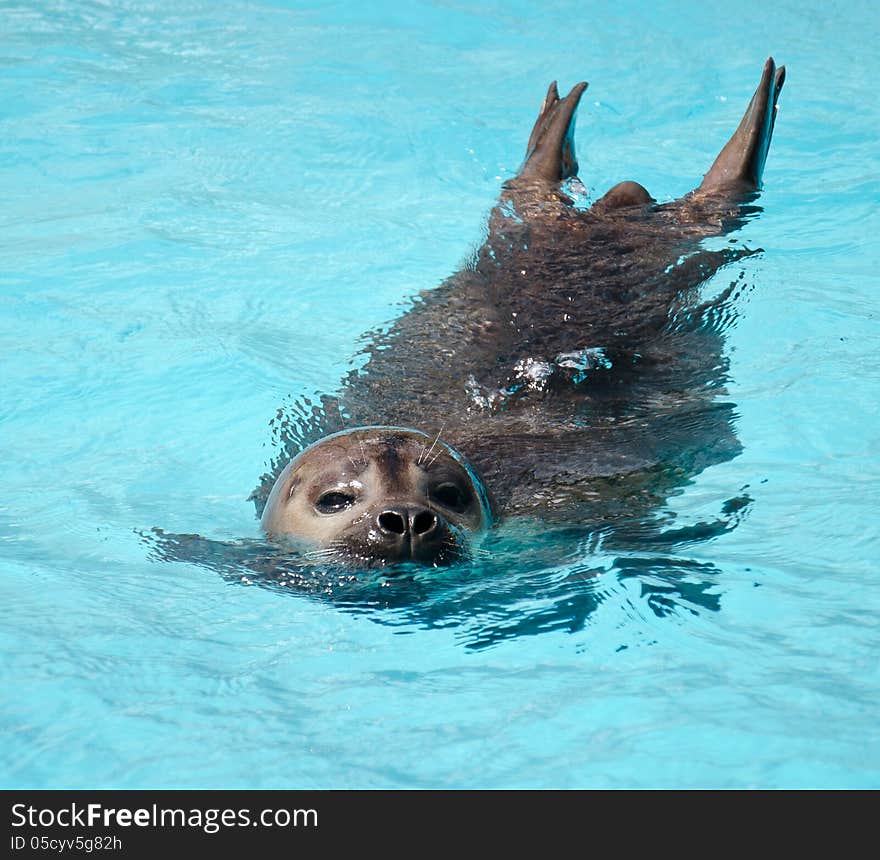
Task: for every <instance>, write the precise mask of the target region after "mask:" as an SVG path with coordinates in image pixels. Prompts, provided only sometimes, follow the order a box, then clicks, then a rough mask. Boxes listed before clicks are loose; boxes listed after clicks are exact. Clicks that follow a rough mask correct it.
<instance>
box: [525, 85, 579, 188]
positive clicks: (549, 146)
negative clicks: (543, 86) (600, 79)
mask: <svg viewBox="0 0 880 860" xmlns="http://www.w3.org/2000/svg"><path fill="white" fill-rule="evenodd" d="M586 88H587V84H586V82H583V81H582V82H581V83H579V84H575V86H574V87H572V90H571V92H570V93H569V94H568V95H567V96H566V97H565V98H563V99H561V98H559V90H558V89H557V88H556V81H553V83H552V84H550V88H549V89H548V90H547V95H546V96H545V97H544V103H543V104H542V105H541V112H540V113H539V114H538V119H537V120H536V121H535V126H534V128H533V129H532V133H531V135H529V145H528V148H527V149H526V158H525V161H524V162H523V166H522V167H521V168H520V171H519V174H518V175H517V177H516V179H515V180H513V182H514V183H515V182H517V180H527V181H529V182H535V181H537V182H545V183H556V182H562V180H563V179H569V178H570V177H572V176H576V175H577V170H578V163H577V159H576V158H575V155H574V122H575V115H576V114H577V107H578V103H579V102H580V100H581V96H582V95H583V93H584V90H585V89H586Z"/></svg>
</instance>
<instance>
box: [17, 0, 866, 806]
mask: <svg viewBox="0 0 880 860" xmlns="http://www.w3.org/2000/svg"><path fill="white" fill-rule="evenodd" d="M724 5H725V4H706V3H687V2H676V3H669V4H666V3H656V4H648V3H643V2H642V3H639V2H621V3H616V4H598V3H542V4H540V5H537V4H527V3H522V2H517V3H503V4H501V3H498V4H493V3H484V4H480V6H479V7H478V8H476V7H474V6H473V5H471V4H459V3H454V2H438V3H433V4H429V3H425V2H419V3H412V4H397V3H388V4H379V3H375V4H368V5H363V4H360V3H353V2H339V3H328V4H318V3H311V4H307V3H285V2H274V3H272V2H249V3H237V2H230V3H222V4H219V3H210V2H207V0H178V2H174V3H170V2H164V0H159V2H152V3H141V2H130V0H123V2H112V3H110V2H86V0H82V2H11V3H2V4H0V20H2V27H0V76H2V87H0V188H2V190H3V199H4V206H3V209H2V213H0V220H2V224H3V229H2V231H0V284H2V311H0V325H2V327H0V331H2V339H3V356H4V357H3V389H2V390H3V395H2V400H0V434H2V436H0V440H2V441H0V446H2V448H0V450H2V462H3V483H2V487H3V494H2V500H0V541H2V544H0V545H2V561H0V587H2V599H3V605H4V607H5V609H4V613H3V618H4V621H3V625H2V670H0V689H2V691H3V694H2V706H0V708H2V710H0V725H2V730H3V736H4V738H5V740H4V743H3V745H2V752H0V756H2V769H0V774H2V776H0V780H2V785H3V787H6V788H14V787H30V788H61V787H67V788H75V787H118V788H141V787H144V788H146V787H173V788H178V787H205V788H213V787H217V788H220V787H251V788H270V787H271V788H276V787H278V788H280V787H290V788H348V787H363V788H368V787H404V788H409V787H419V788H421V787H425V788H427V787H444V788H445V787H453V788H458V787H539V788H540V787H587V788H618V787H703V786H712V787H731V788H740V787H813V786H817V787H818V786H821V787H875V788H876V787H880V730H878V719H877V713H878V701H880V671H878V667H880V661H878V657H877V655H878V646H880V626H878V620H877V611H878V608H880V575H878V563H877V557H878V546H880V539H878V538H880V520H878V516H877V511H878V509H880V483H878V469H877V462H878V453H880V433H878V420H877V415H878V407H877V404H878V394H880V391H878V381H880V371H878V363H877V360H876V353H877V348H878V323H877V313H878V304H880V303H878V296H877V285H876V281H877V277H876V272H877V270H878V265H880V240H878V239H877V237H878V236H880V217H878V199H880V151H878V148H877V128H878V125H880V106H878V99H877V94H876V81H877V79H878V72H880V69H878V60H877V52H876V45H877V43H878V38H880V32H878V31H880V20H878V13H877V11H876V6H875V4H873V3H869V2H857V0H853V2H844V3H837V4H828V3H818V2H811V3H806V4H805V3H797V4H795V3H791V4H785V3H782V4H779V3H778V4H766V3H757V2H754V3H753V2H748V3H742V4H737V11H736V13H728V12H726V11H725V9H724ZM770 54H772V55H773V56H774V57H775V58H776V59H777V61H778V62H782V63H785V64H786V65H787V67H788V71H789V77H788V81H787V83H786V88H785V91H784V92H783V95H782V100H781V107H780V113H779V118H778V121H777V126H776V132H775V135H774V140H773V147H772V150H771V153H770V157H769V159H768V162H767V168H766V172H765V186H766V188H765V192H764V194H763V195H762V198H761V205H762V206H763V207H764V212H763V214H762V215H761V216H760V217H759V218H756V219H754V220H752V221H751V222H750V223H748V224H747V225H746V226H745V227H744V228H742V230H741V231H740V235H739V237H738V238H739V239H740V240H741V241H742V242H743V243H745V244H747V245H749V246H750V247H761V248H763V249H764V252H763V254H760V255H758V256H756V257H751V258H749V259H747V260H745V261H743V262H742V263H740V264H738V267H737V268H736V270H735V271H722V272H721V273H719V274H718V275H717V276H715V277H714V278H713V279H712V281H711V282H710V283H709V284H707V286H706V290H707V292H708V293H712V292H713V291H715V292H717V291H718V290H720V289H722V288H723V287H724V286H726V285H727V284H728V283H729V282H730V280H731V279H732V278H734V277H737V276H738V274H739V272H740V271H742V272H743V273H744V274H743V279H744V284H745V288H744V289H743V291H742V293H743V294H742V296H741V298H740V299H739V300H738V303H737V309H738V311H739V318H738V320H737V321H736V324H735V325H734V326H733V327H731V328H730V329H729V331H728V332H727V335H726V339H727V354H728V356H729V358H730V364H731V369H730V374H731V378H732V381H731V383H730V385H729V386H728V388H729V399H730V400H732V401H733V402H735V403H736V416H737V417H736V433H737V436H738V438H739V441H740V443H741V444H742V446H743V451H742V453H741V454H740V455H739V456H738V457H736V458H735V459H733V460H731V461H729V462H726V463H722V464H718V465H715V466H712V467H711V468H709V469H707V470H706V471H704V472H703V473H702V474H700V475H699V476H698V477H697V478H696V479H695V480H694V481H692V482H691V483H689V484H688V485H686V486H684V487H683V488H682V489H681V492H680V493H678V494H677V495H675V496H673V497H671V498H670V499H669V500H668V502H667V506H666V508H665V509H664V510H663V511H661V512H659V513H658V516H659V517H665V518H667V519H669V520H670V521H672V517H673V515H674V517H675V520H674V521H675V523H676V525H677V526H684V527H687V526H688V525H693V524H696V523H699V522H702V521H708V520H712V519H713V518H716V517H717V516H718V515H719V511H721V510H722V508H723V506H724V503H725V501H727V500H728V499H731V498H734V497H739V496H741V497H747V498H748V499H749V500H750V501H749V502H748V504H747V505H746V506H745V507H744V508H743V509H742V511H741V516H740V518H739V521H738V523H737V524H736V526H735V528H732V529H730V530H729V531H727V532H726V533H724V534H721V535H719V536H717V537H714V538H712V539H709V540H702V541H696V540H695V541H692V542H690V543H684V544H679V545H677V546H675V547H673V548H668V547H667V548H665V549H663V550H661V551H659V552H654V553H653V554H652V552H651V551H650V550H648V549H643V550H642V551H640V552H637V551H636V550H635V549H633V550H632V551H616V552H609V551H606V550H605V549H604V548H603V546H602V544H601V541H591V540H589V539H582V538H578V539H574V538H570V539H568V540H566V539H565V535H557V536H555V537H554V538H552V539H551V538H549V537H547V536H542V535H540V534H537V535H535V534H532V535H530V534H527V533H524V531H522V530H520V531H517V528H516V526H511V527H509V529H508V531H507V532H506V538H504V540H506V541H507V542H506V543H504V541H502V543H501V544H500V545H499V547H500V548H499V551H498V557H497V559H496V561H495V562H494V563H492V564H489V565H486V566H483V567H480V568H475V569H473V570H471V571H469V572H468V574H467V575H463V576H462V577H461V578H459V579H454V580H450V581H445V582H436V583H432V582H423V583H420V585H419V588H418V589H417V590H416V591H415V592H413V591H412V590H410V591H405V589H406V586H404V585H402V584H399V585H395V584H394V583H390V584H386V585H380V586H379V587H378V588H377V590H376V593H375V596H374V598H372V599H351V600H333V599H324V598H321V597H320V596H315V595H304V594H300V593H287V590H285V589H284V588H280V587H277V588H264V587H259V585H256V584H255V585H248V584H247V582H243V581H242V580H241V577H240V576H238V575H237V571H235V569H234V565H233V568H232V570H231V572H230V570H228V569H227V570H225V571H223V572H224V574H225V575H220V572H218V570H217V569H212V568H211V566H210V565H208V566H206V565H197V564H187V563H180V562H171V561H163V560H160V559H159V558H157V557H156V555H155V553H153V552H152V551H151V547H150V545H149V543H148V542H147V541H145V539H144V537H143V534H144V533H149V531H150V529H152V528H154V527H160V528H162V529H165V530H167V531H169V532H180V533H198V534H201V535H205V536H207V537H210V538H213V539H217V540H236V539H242V538H255V537H257V536H258V529H257V522H256V520H255V518H254V511H253V505H252V504H251V503H250V502H249V501H248V500H247V497H248V494H249V493H250V491H251V490H252V489H253V487H254V486H255V484H256V481H257V478H258V477H259V475H260V474H261V473H262V472H263V470H264V468H265V465H266V462H267V461H268V460H269V459H270V458H271V456H272V455H273V453H274V449H273V441H272V434H271V432H270V427H269V422H270V420H271V419H272V417H273V416H274V415H275V412H276V410H277V409H278V408H279V407H280V406H282V405H283V404H285V403H291V402H295V401H296V400H297V399H300V398H303V397H311V398H314V397H315V396H316V394H317V393H320V392H328V391H329V392H332V391H333V390H335V389H336V388H337V387H338V385H339V383H340V380H341V379H342V377H343V376H344V375H345V373H346V372H347V371H348V370H349V369H350V368H351V367H353V366H356V365H357V363H358V360H359V359H358V358H357V355H356V353H357V351H358V349H359V348H361V347H362V345H363V343H364V333H365V332H368V331H370V330H375V329H377V328H381V327H382V326H384V325H387V324H388V322H389V321H390V320H392V319H394V317H395V316H396V315H397V314H399V313H400V312H401V311H402V310H403V309H405V307H406V303H407V300H408V299H410V298H412V297H413V296H414V295H415V294H416V293H417V292H418V291H419V290H420V289H423V288H426V287H430V286H432V285H435V284H438V283H440V281H441V280H443V279H444V278H445V277H446V276H448V275H449V274H450V273H451V272H453V271H455V270H456V268H457V267H458V266H459V264H460V262H461V261H462V259H463V258H464V257H465V255H466V254H467V252H468V251H469V249H471V248H472V247H473V246H474V245H475V244H476V243H478V242H479V241H480V237H481V235H482V234H481V231H482V227H483V223H484V220H485V216H486V213H487V211H488V209H489V208H490V207H491V205H492V203H493V201H494V199H495V196H496V194H497V190H498V187H499V184H500V182H501V181H502V180H503V179H505V178H507V177H510V176H511V175H513V173H515V172H516V170H517V168H518V166H519V163H520V160H521V158H522V155H523V151H524V147H525V142H526V140H527V137H528V132H529V130H530V128H531V123H532V121H533V120H534V117H535V115H536V112H537V109H538V107H539V105H540V102H541V98H542V97H543V94H544V91H545V89H546V85H547V83H548V82H549V81H550V80H552V79H554V78H558V79H559V81H560V86H561V87H562V88H566V87H568V86H570V85H571V84H573V83H574V82H576V81H578V80H581V79H584V78H586V79H587V80H589V81H590V82H591V86H590V89H589V90H588V91H587V94H586V95H585V97H584V102H583V104H582V107H581V110H580V114H579V119H578V135H577V141H578V155H579V159H580V163H581V177H582V179H583V180H584V183H585V185H586V186H587V189H588V190H589V192H590V193H591V194H592V195H594V196H598V195H599V194H601V193H603V192H604V191H605V190H606V189H607V188H608V187H610V186H611V185H612V184H614V183H615V182H617V181H620V180H623V179H629V178H633V179H637V180H638V181H640V182H642V183H643V184H644V185H646V186H647V187H648V188H649V189H650V190H651V192H652V193H653V195H654V196H655V197H656V198H658V199H659V200H669V199H673V198H675V197H678V196H680V195H681V194H683V193H685V192H686V191H688V190H689V189H690V188H692V187H693V186H694V185H695V184H697V182H698V181H699V179H700V177H701V175H702V173H703V172H704V171H705V170H706V169H707V167H708V165H709V164H710V163H711V161H712V158H713V157H714V155H715V154H716V152H717V150H718V148H719V147H720V145H721V144H722V143H723V142H724V140H725V139H726V136H727V135H728V134H729V133H730V132H731V131H732V129H733V128H734V127H735V125H736V123H737V122H738V120H739V117H740V115H741V113H742V110H743V107H744V106H745V104H746V102H747V100H748V98H749V96H750V95H751V92H752V90H753V89H754V86H755V84H756V83H757V79H758V76H759V73H760V69H761V65H762V63H763V61H764V59H765V58H766V56H768V55H770Z"/></svg>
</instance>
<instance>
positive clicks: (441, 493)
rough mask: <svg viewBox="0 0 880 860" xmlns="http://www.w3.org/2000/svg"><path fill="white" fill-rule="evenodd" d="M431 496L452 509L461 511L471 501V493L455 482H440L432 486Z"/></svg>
mask: <svg viewBox="0 0 880 860" xmlns="http://www.w3.org/2000/svg"><path fill="white" fill-rule="evenodd" d="M431 498H432V499H433V500H434V501H435V502H437V503H438V504H441V505H443V507H444V508H449V509H450V510H452V511H463V510H464V509H465V508H466V507H467V506H468V505H469V504H470V502H471V494H470V493H469V492H468V491H467V490H463V489H462V488H461V487H459V486H456V485H455V484H440V485H439V486H437V487H434V489H433V490H432V491H431Z"/></svg>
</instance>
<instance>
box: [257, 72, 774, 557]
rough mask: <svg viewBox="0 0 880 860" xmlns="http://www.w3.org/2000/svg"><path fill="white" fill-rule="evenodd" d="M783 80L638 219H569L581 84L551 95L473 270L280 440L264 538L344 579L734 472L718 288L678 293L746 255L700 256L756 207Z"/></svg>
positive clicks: (639, 510)
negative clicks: (689, 185)
mask: <svg viewBox="0 0 880 860" xmlns="http://www.w3.org/2000/svg"><path fill="white" fill-rule="evenodd" d="M784 77H785V75H784V68H779V69H777V68H776V66H775V63H774V62H773V60H772V59H769V60H768V61H767V62H766V64H765V66H764V70H763V74H762V76H761V81H760V83H759V85H758V88H757V90H756V92H755V94H754V96H753V98H752V100H751V102H750V103H749V105H748V109H747V110H746V113H745V115H744V116H743V119H742V121H741V123H740V125H739V127H738V128H737V130H736V131H735V132H734V134H733V136H732V137H731V138H730V140H729V141H728V142H727V144H726V145H725V146H724V147H723V149H722V150H721V153H720V154H719V155H718V157H717V158H716V160H715V162H714V163H713V164H712V166H711V168H710V170H709V171H708V172H707V173H706V174H705V176H704V178H703V181H702V182H701V184H700V185H699V186H698V187H697V188H696V189H695V190H693V191H691V192H690V193H688V194H686V195H685V196H684V197H682V198H680V199H678V200H675V201H673V202H670V203H665V204H657V203H656V202H655V201H654V200H653V198H652V197H651V195H650V194H649V193H648V191H647V190H646V189H645V188H644V187H643V186H641V185H639V184H638V183H637V182H632V181H628V182H622V183H620V184H618V185H616V186H615V187H613V188H612V189H611V190H610V191H608V192H607V193H606V194H605V195H604V196H603V197H602V198H601V199H599V200H598V201H596V202H595V203H594V204H593V205H592V206H591V207H590V208H587V209H585V208H583V207H580V206H576V205H574V202H573V200H572V198H571V196H570V195H569V194H568V193H567V189H569V188H570V186H566V185H565V183H566V182H568V183H575V182H576V181H577V180H576V173H577V167H578V166H577V162H576V159H575V155H574V147H573V132H574V118H575V112H576V109H577V106H578V102H579V100H580V98H581V95H582V93H583V92H584V90H585V89H586V86H587V85H586V84H584V83H582V84H578V85H577V86H575V87H574V88H573V89H572V91H571V92H570V93H569V94H568V95H567V96H566V97H565V98H560V97H559V94H558V92H557V89H556V85H555V83H554V84H552V85H551V87H550V89H549V91H548V93H547V96H546V98H545V100H544V103H543V105H542V108H541V111H540V114H539V116H538V119H537V121H536V123H535V125H534V128H533V130H532V133H531V136H530V138H529V142H528V146H527V150H526V158H525V161H524V164H523V166H522V168H521V169H520V171H519V174H518V175H517V176H516V177H515V178H514V179H512V180H510V181H509V182H507V183H506V184H505V185H504V187H503V189H502V193H501V197H500V200H499V203H498V205H497V206H496V207H495V209H494V210H493V211H492V214H491V216H490V218H489V230H488V237H487V239H486V242H485V243H484V244H483V246H482V247H481V248H480V249H479V250H478V251H477V252H476V254H475V255H474V257H473V259H472V261H471V262H470V263H469V264H468V265H467V266H465V267H464V269H463V270H462V271H460V272H458V273H457V274H455V275H453V276H452V277H451V278H450V279H449V280H447V281H446V282H445V283H443V284H441V285H440V286H439V287H437V288H436V289H433V290H429V291H426V292H425V293H423V294H422V295H421V296H420V300H419V302H418V303H416V304H415V305H414V307H413V308H412V309H411V310H410V311H409V312H408V313H406V314H404V315H403V316H402V317H401V318H400V319H398V320H397V321H396V322H395V323H394V325H393V326H392V327H391V328H390V330H389V331H388V332H387V333H386V334H384V335H381V336H377V337H376V338H374V340H373V342H372V344H371V346H370V347H369V349H368V350H367V359H368V360H367V362H366V364H365V366H364V367H363V368H362V369H361V370H359V371H357V372H353V373H352V374H350V375H349V377H348V378H347V379H346V380H345V381H344V383H343V385H342V388H341V391H340V393H339V395H338V396H336V397H325V398H323V399H322V402H321V404H320V405H319V407H318V408H316V409H315V410H314V411H313V414H312V415H310V416H308V419H307V420H306V421H305V422H304V425H305V426H300V427H299V428H298V430H297V433H285V432H282V439H281V441H282V448H283V450H282V452H281V454H280V455H279V457H278V458H277V459H276V461H275V462H274V463H273V464H272V467H271V469H270V471H269V473H267V475H265V476H264V479H263V483H262V485H261V486H260V487H259V488H258V489H257V490H256V491H255V493H254V498H255V500H256V504H257V510H258V514H259V513H261V514H262V526H263V529H264V531H265V532H266V534H267V535H268V536H269V537H270V538H271V539H273V540H280V541H286V540H292V541H294V542H295V543H297V544H298V545H301V546H304V547H307V548H310V549H311V550H312V552H313V555H312V556H311V557H317V558H332V559H336V560H339V561H353V562H355V563H356V564H358V565H361V564H369V563H376V564H379V565H393V564H394V563H396V562H399V561H412V562H418V563H421V564H427V565H439V564H446V563H449V562H452V561H455V560H458V559H463V558H466V557H467V556H468V553H469V545H470V542H471V539H472V536H473V535H475V534H478V533H480V532H482V531H484V530H485V529H486V528H488V527H489V526H490V525H491V524H492V522H493V521H495V520H499V519H505V518H510V517H531V518H532V519H533V521H537V522H542V523H549V522H550V521H553V520H555V521H557V522H562V523H565V524H569V525H570V524H576V525H578V526H580V527H583V528H589V527H591V526H592V527H595V528H597V529H599V530H607V529H608V527H609V524H610V523H611V524H613V523H626V522H628V521H633V520H637V519H638V518H639V516H640V515H641V520H640V522H641V523H644V522H647V521H648V520H650V519H651V517H650V516H648V515H647V514H648V513H649V512H650V511H652V510H657V509H658V508H659V506H660V505H661V504H662V502H663V500H664V499H665V498H667V497H668V495H669V494H670V493H671V492H673V491H674V490H675V488H677V487H680V486H681V485H682V484H683V483H685V482H686V481H687V480H688V479H689V478H690V477H692V476H693V475H695V474H697V473H698V472H699V471H701V470H702V469H703V468H705V467H706V466H707V465H711V464H713V463H719V462H723V461H724V460H727V459H730V458H731V457H733V456H736V454H737V453H738V452H739V450H740V446H739V443H738V442H737V440H736V438H735V436H734V433H733V430H732V411H731V410H732V407H731V405H730V404H723V403H722V402H720V401H719V397H718V395H719V393H722V392H723V388H722V385H723V382H724V378H725V377H724V371H725V368H726V362H725V359H724V357H723V340H722V332H723V327H724V326H723V324H719V323H718V320H719V319H722V320H723V318H724V316H725V314H727V315H728V316H729V315H730V311H729V307H728V305H727V302H728V300H729V299H730V297H731V292H732V289H733V286H734V285H732V288H731V290H728V291H727V292H725V293H724V294H722V295H721V296H720V297H718V298H717V299H715V300H714V301H709V302H704V303H701V302H700V301H699V298H698V288H699V287H700V285H701V284H702V283H703V282H704V281H706V280H707V279H708V278H709V277H710V276H711V275H713V274H714V273H715V272H716V271H718V270H719V269H720V268H721V267H722V266H724V265H726V264H729V263H731V262H734V261H736V260H738V259H741V258H743V257H745V256H747V255H749V254H751V253H753V252H751V251H749V250H748V249H745V248H737V247H735V245H728V246H727V247H726V248H725V249H723V250H706V249H704V248H702V247H701V243H702V240H704V239H705V238H707V237H712V236H721V235H723V234H725V233H728V232H730V231H732V230H735V229H736V228H738V227H739V226H741V225H742V224H743V223H744V222H745V220H746V219H747V218H748V217H749V216H750V215H751V214H753V213H754V212H756V211H758V210H757V207H754V206H753V205H751V203H752V201H753V200H754V199H755V197H756V195H757V191H758V189H759V187H760V183H761V177H762V173H763V169H764V162H765V159H766V157H767V151H768V148H769V145H770V139H771V136H772V133H773V126H774V121H775V116H776V100H777V98H778V96H779V93H780V90H781V89H782V85H783V82H784ZM412 427H417V428H419V429H417V430H415V429H405V428H412ZM352 428H354V429H352ZM328 434H331V435H328ZM322 435H324V436H327V438H325V439H323V440H322V441H317V442H315V441H314V440H315V439H318V438H319V437H320V436H322ZM441 437H442V438H441ZM308 443H314V444H311V445H310V446H308ZM307 446H308V447H307ZM303 448H305V450H302V449H303ZM291 456H292V457H294V459H293V461H292V462H290V463H289V465H287V461H288V460H289V458H290V457H291ZM270 490H271V492H270ZM490 499H491V502H490Z"/></svg>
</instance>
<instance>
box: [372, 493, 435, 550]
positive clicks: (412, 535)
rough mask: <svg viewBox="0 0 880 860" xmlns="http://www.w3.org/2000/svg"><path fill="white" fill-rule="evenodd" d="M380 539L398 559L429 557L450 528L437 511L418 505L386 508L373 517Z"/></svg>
mask: <svg viewBox="0 0 880 860" xmlns="http://www.w3.org/2000/svg"><path fill="white" fill-rule="evenodd" d="M376 526H377V528H378V530H379V533H380V535H381V536H382V540H383V541H384V543H385V544H386V545H387V546H388V548H389V549H392V550H393V551H394V552H395V553H396V554H397V555H398V556H399V557H400V558H404V557H411V558H413V559H426V560H427V559H428V558H429V557H431V556H433V555H435V554H436V553H437V551H438V550H439V549H440V547H441V546H442V545H443V543H444V542H445V541H448V539H449V528H448V526H447V525H446V522H445V520H444V519H443V518H442V517H441V516H440V515H439V514H437V513H436V512H434V511H432V510H429V509H428V508H425V507H422V506H419V505H398V506H395V507H393V508H386V509H385V510H384V511H382V513H380V514H379V515H378V516H377V517H376Z"/></svg>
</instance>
